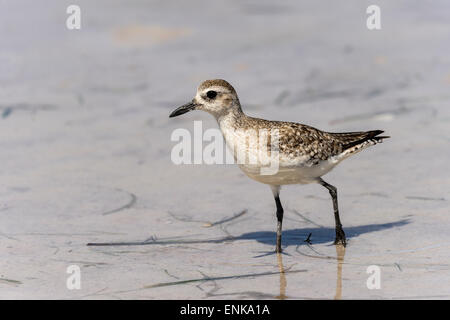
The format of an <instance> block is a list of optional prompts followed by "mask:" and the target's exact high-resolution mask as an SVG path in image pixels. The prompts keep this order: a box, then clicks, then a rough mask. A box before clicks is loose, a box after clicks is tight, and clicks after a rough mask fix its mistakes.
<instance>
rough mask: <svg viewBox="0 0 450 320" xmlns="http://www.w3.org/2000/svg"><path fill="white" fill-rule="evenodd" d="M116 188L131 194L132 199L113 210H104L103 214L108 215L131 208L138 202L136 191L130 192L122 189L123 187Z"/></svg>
mask: <svg viewBox="0 0 450 320" xmlns="http://www.w3.org/2000/svg"><path fill="white" fill-rule="evenodd" d="M115 190H117V191H120V192H125V193H127V194H128V195H129V196H130V200H129V201H128V202H127V203H126V204H125V205H123V206H120V207H119V208H116V209H113V210H110V211H106V212H103V213H102V215H104V216H106V215H108V214H112V213H116V212H119V211H122V210H125V209H129V208H131V207H132V206H133V205H134V204H135V203H136V201H137V197H136V195H135V194H134V193H131V192H128V191H125V190H122V189H115Z"/></svg>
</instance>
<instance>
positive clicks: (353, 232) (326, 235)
mask: <svg viewBox="0 0 450 320" xmlns="http://www.w3.org/2000/svg"><path fill="white" fill-rule="evenodd" d="M408 223H410V221H409V219H402V220H399V221H395V222H389V223H380V224H367V225H361V226H355V227H346V228H344V231H345V233H346V236H347V239H352V238H356V237H358V236H359V235H361V234H365V233H370V232H376V231H381V230H386V229H390V228H395V227H402V226H404V225H406V224H408ZM310 234H311V237H310V239H309V240H310V241H311V242H306V241H305V240H307V239H308V236H309V235H310ZM334 236H335V229H334V228H329V227H315V228H301V229H289V230H284V231H283V247H288V246H292V245H295V246H298V245H303V244H307V243H312V244H322V243H328V242H333V241H334ZM236 240H254V241H257V242H259V243H263V244H266V245H271V246H275V241H276V232H274V231H256V232H248V233H244V234H241V235H239V236H228V237H222V238H217V239H182V238H181V239H180V238H179V237H177V238H159V239H158V238H154V237H152V238H151V239H147V240H144V241H129V242H103V243H88V244H87V245H88V246H143V245H169V244H170V245H174V244H196V243H199V244H200V243H225V242H230V241H236Z"/></svg>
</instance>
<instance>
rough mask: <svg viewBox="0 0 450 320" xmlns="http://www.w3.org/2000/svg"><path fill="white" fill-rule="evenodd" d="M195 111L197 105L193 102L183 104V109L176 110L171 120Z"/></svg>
mask: <svg viewBox="0 0 450 320" xmlns="http://www.w3.org/2000/svg"><path fill="white" fill-rule="evenodd" d="M194 109H195V104H194V103H193V102H189V103H186V104H183V105H182V106H181V107H178V108H176V109H175V110H174V111H173V112H172V113H171V114H170V116H169V118H173V117H176V116H179V115H182V114H183V113H186V112H189V111H191V110H194Z"/></svg>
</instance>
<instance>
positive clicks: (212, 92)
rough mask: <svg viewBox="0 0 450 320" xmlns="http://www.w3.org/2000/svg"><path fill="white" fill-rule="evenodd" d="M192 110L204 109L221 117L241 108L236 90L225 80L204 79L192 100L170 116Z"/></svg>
mask: <svg viewBox="0 0 450 320" xmlns="http://www.w3.org/2000/svg"><path fill="white" fill-rule="evenodd" d="M191 110H203V111H206V112H209V113H211V114H212V115H213V116H214V117H216V118H219V117H220V116H222V115H226V114H228V113H229V112H232V111H233V110H236V111H238V110H241V107H240V103H239V99H238V96H237V94H236V91H235V90H234V88H233V87H232V86H231V85H230V84H229V83H228V82H226V81H225V80H222V79H215V80H206V81H204V82H203V83H202V84H201V85H200V86H199V87H198V89H197V94H196V95H195V97H194V99H192V101H191V102H189V103H186V104H184V105H182V106H181V107H179V108H177V109H175V110H174V111H173V112H172V113H171V114H170V116H169V117H171V118H172V117H176V116H179V115H182V114H184V113H186V112H189V111H191Z"/></svg>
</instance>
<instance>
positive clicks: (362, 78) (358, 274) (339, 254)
mask: <svg viewBox="0 0 450 320" xmlns="http://www.w3.org/2000/svg"><path fill="white" fill-rule="evenodd" d="M412 3H413V4H412ZM69 4H71V3H69V2H66V1H46V2H45V5H41V6H38V5H37V4H36V3H35V2H33V1H10V0H7V1H2V2H1V3H0V9H2V10H0V39H2V41H1V43H2V45H1V47H2V49H1V50H0V68H1V72H0V87H1V89H0V146H1V150H2V152H0V163H1V167H0V177H1V183H0V298H2V299H16V298H26V299H34V298H43V299H54V298H61V299H259V298H261V299H310V298H321V299H352V298H358V299H361V298H362V299H411V298H418V299H431V298H438V299H448V298H450V271H449V267H450V265H449V261H450V248H449V246H450V233H449V232H448V230H449V228H450V217H449V201H450V192H449V190H450V188H449V187H450V175H449V174H448V172H449V169H450V165H449V159H450V108H449V103H450V94H449V92H450V91H449V89H450V60H449V58H448V52H449V46H450V42H449V39H450V29H449V25H448V21H449V12H450V11H449V5H448V3H447V2H445V1H433V3H431V2H422V1H410V2H408V3H406V2H396V3H393V2H392V1H381V2H380V1H379V5H380V7H381V10H382V14H381V19H382V29H381V30H379V31H369V30H367V28H366V25H365V20H366V17H367V15H366V13H365V11H366V7H367V6H368V5H369V4H366V3H362V2H360V1H350V2H346V5H345V6H343V7H338V6H336V4H335V3H334V2H332V1H328V2H321V3H315V2H313V1H310V2H304V3H299V2H298V1H289V2H285V3H283V4H277V3H274V2H268V1H263V2H261V1H258V2H240V1H239V2H238V1H236V2H230V3H228V4H225V3H218V2H214V3H208V2H202V1H189V3H187V2H186V3H166V2H157V1H155V2H151V1H150V2H144V1H124V2H120V1H95V3H93V1H78V4H79V6H80V7H81V10H82V13H81V14H82V27H81V30H77V31H69V30H67V29H66V27H65V19H66V17H67V14H66V13H65V11H66V7H67V6H68V5H69ZM6 9H7V10H6ZM209 78H223V79H226V80H228V81H229V82H230V83H232V84H233V85H234V87H235V88H236V90H237V92H238V94H239V97H240V100H241V103H242V105H243V109H244V111H245V112H247V114H249V115H251V116H258V117H262V118H266V119H274V120H287V121H296V122H301V123H306V124H309V125H312V126H314V127H317V128H320V129H323V130H326V131H335V132H339V131H342V132H345V131H359V130H370V129H383V130H385V131H386V133H387V134H388V135H390V136H391V137H392V138H391V139H389V140H387V141H386V142H385V143H383V144H380V145H377V146H375V147H372V148H370V149H367V150H365V151H363V152H362V153H360V154H358V155H355V156H354V157H352V158H350V159H348V160H346V161H345V162H343V163H342V164H340V165H339V166H338V167H337V168H336V169H335V170H334V171H332V172H331V173H329V174H327V175H326V176H325V179H326V181H328V182H329V183H331V184H333V185H335V186H336V187H337V188H338V196H339V205H340V211H341V220H342V223H343V226H344V230H345V232H346V234H347V237H348V240H349V244H348V246H347V248H346V249H345V250H344V249H343V248H340V247H337V248H336V247H335V246H334V245H332V243H333V240H334V217H333V213H332V203H331V199H330V198H329V194H328V192H327V191H326V190H325V189H324V188H322V187H321V186H319V185H307V186H288V187H285V188H283V190H282V193H281V199H282V201H283V205H284V207H285V220H284V223H283V228H284V233H283V244H284V254H283V255H280V256H277V255H276V254H274V249H275V230H276V217H275V203H274V201H273V199H272V195H271V192H270V189H269V188H268V187H266V186H264V185H260V184H258V183H256V182H254V181H251V180H250V179H248V178H247V177H245V176H244V174H243V173H242V172H241V171H240V170H239V169H238V168H237V166H235V165H179V166H177V165H175V164H173V163H172V161H171V158H170V154H171V149H172V148H173V146H174V145H175V144H176V143H174V142H172V141H171V140H170V136H171V133H172V132H173V130H175V129H177V128H186V129H188V130H189V131H191V132H192V131H193V121H194V120H201V121H203V122H202V124H203V128H204V129H207V128H216V127H217V124H216V123H215V121H214V119H212V117H211V116H209V115H208V114H205V113H202V112H192V113H189V114H186V115H184V116H182V117H178V118H174V119H169V118H168V115H169V113H170V112H171V111H172V110H173V109H174V108H175V107H177V106H179V105H181V104H183V103H185V102H187V101H189V100H190V99H192V97H193V95H194V94H195V90H196V87H197V86H198V84H199V83H200V82H201V81H202V80H204V79H209ZM310 234H311V237H310V243H308V242H305V240H306V239H307V238H308V236H309V235H310ZM88 243H96V244H99V243H100V244H101V243H103V244H105V243H106V244H108V243H114V244H116V245H103V246H99V245H97V246H87V244H88ZM71 265H77V266H79V267H80V270H81V289H79V290H77V289H74V290H69V289H68V288H67V286H66V281H67V278H68V277H69V276H70V275H69V274H67V273H66V270H67V268H68V267H69V266H71ZM372 265H375V266H378V267H379V268H380V272H381V288H380V289H372V290H371V289H368V287H367V285H366V283H367V279H368V278H369V276H370V274H368V273H367V268H368V267H369V266H372Z"/></svg>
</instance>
